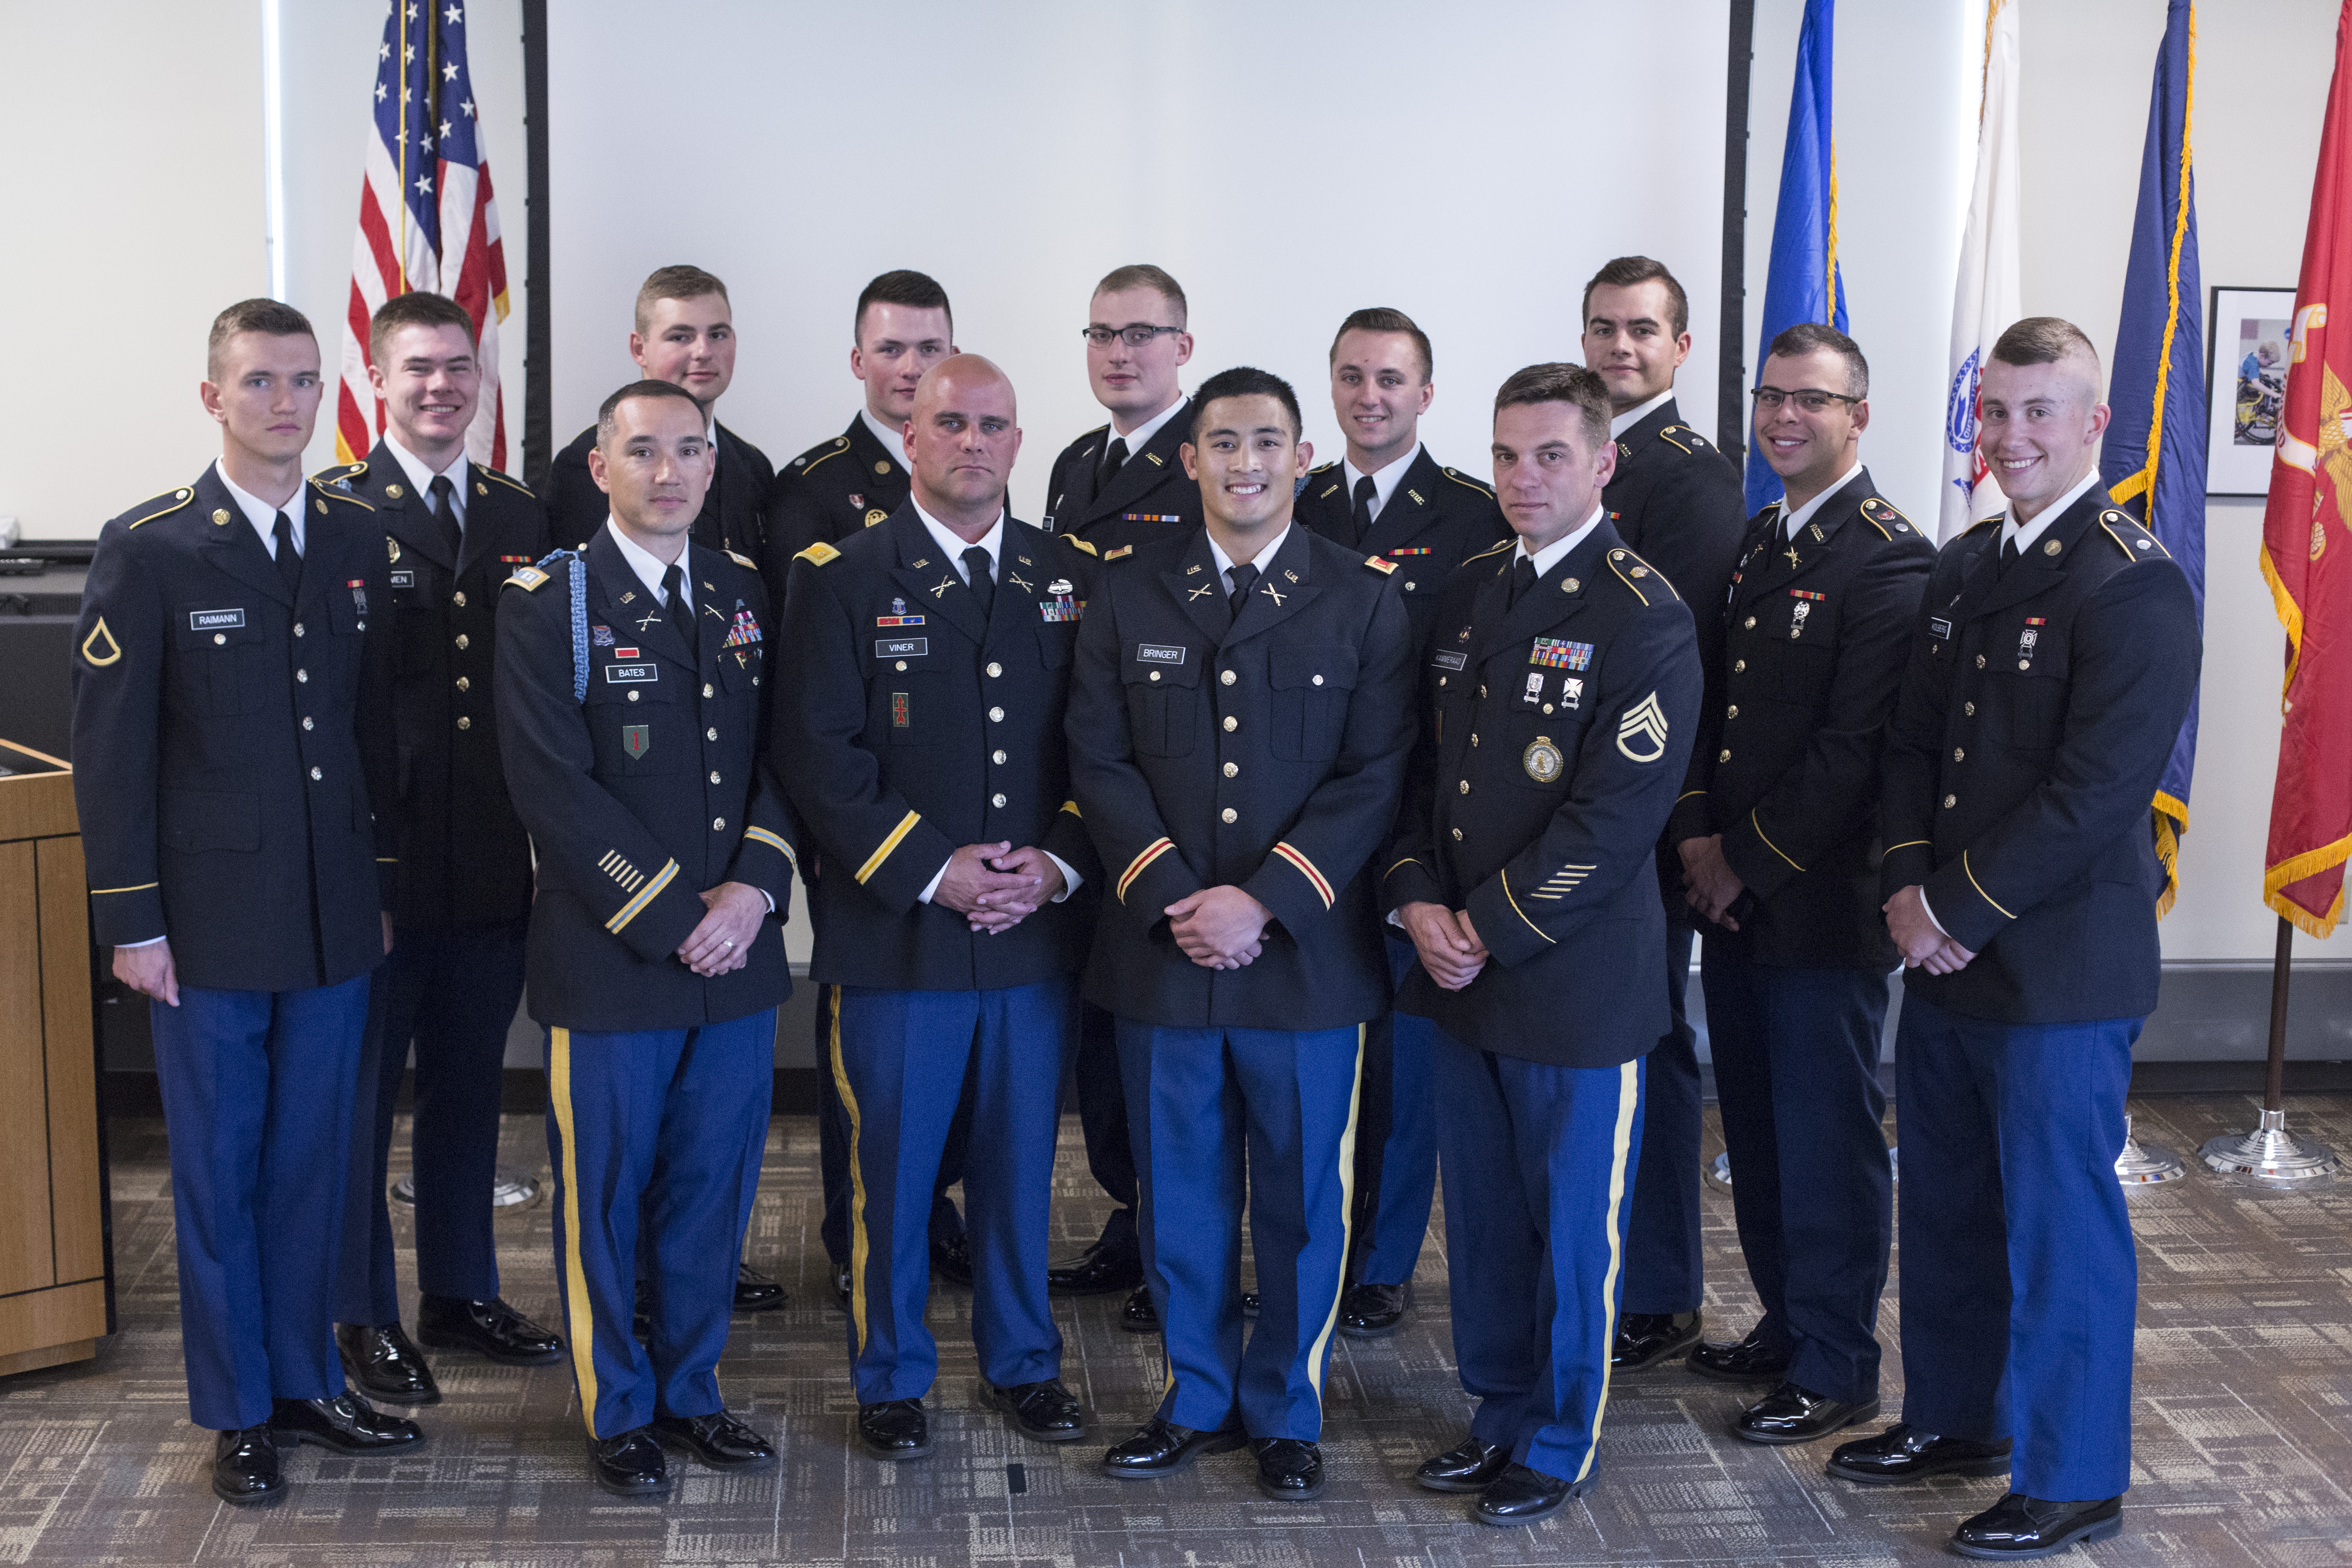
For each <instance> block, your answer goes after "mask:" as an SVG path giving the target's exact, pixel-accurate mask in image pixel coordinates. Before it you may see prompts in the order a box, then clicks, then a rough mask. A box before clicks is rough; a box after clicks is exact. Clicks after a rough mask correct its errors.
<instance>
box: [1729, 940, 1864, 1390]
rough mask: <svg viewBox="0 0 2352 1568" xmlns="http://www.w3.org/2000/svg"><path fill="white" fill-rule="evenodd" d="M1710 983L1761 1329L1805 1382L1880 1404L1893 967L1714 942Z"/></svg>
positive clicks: (1738, 1207) (1736, 1208)
mask: <svg viewBox="0 0 2352 1568" xmlns="http://www.w3.org/2000/svg"><path fill="white" fill-rule="evenodd" d="M1699 978H1700V980H1701V982H1702V983H1703V984H1704V985H1705V987H1706V1026H1707V1040H1708V1043H1709V1044H1710V1045H1712V1046H1713V1048H1714V1055H1715V1091H1716V1100H1717V1104H1718V1106H1719V1108H1720V1109H1721V1111H1722V1113H1723V1142H1724V1146H1725V1147H1726V1148H1727V1149H1728V1150H1729V1151H1730V1152H1731V1174H1732V1186H1731V1208H1732V1214H1733V1216H1734V1218H1736V1219H1737V1220H1738V1226H1739V1250H1740V1252H1741V1254H1742V1255H1743V1256H1745V1257H1746V1259H1747V1260H1748V1279H1749V1280H1751V1281H1754V1282H1755V1285H1756V1294H1757V1296H1758V1298H1759V1300H1760V1301H1761V1302H1762V1303H1763V1307H1764V1317H1763V1321H1762V1322H1759V1323H1758V1324H1757V1325H1756V1332H1757V1333H1759V1335H1760V1336H1761V1338H1762V1340H1763V1342H1764V1343H1766V1344H1768V1345H1769V1346H1770V1347H1772V1348H1773V1349H1775V1350H1779V1351H1783V1352H1786V1353H1787V1354H1789V1356H1790V1364H1789V1380H1790V1382H1791V1383H1794V1384H1796V1385H1798V1386H1799V1387H1801V1388H1804V1389H1807V1390H1809V1391H1811V1392H1812V1393H1814V1394H1819V1395H1822V1396H1826V1397H1828V1398H1832V1399H1852V1400H1864V1399H1874V1398H1875V1397H1877V1395H1878V1361H1879V1349H1878V1333H1877V1326H1878V1298H1879V1294H1880V1292H1882V1291H1885V1288H1886V1249H1887V1246H1888V1244H1889V1243H1890V1242H1892V1241H1893V1240H1894V1236H1895V1192H1894V1169H1893V1166H1892V1165H1891V1164H1890V1163H1889V1161H1888V1160H1887V1157H1886V1134H1885V1132H1884V1131H1882V1129H1881V1125H1880V1118H1881V1117H1882V1116H1884V1115H1885V1113H1886V1096H1885V1093H1884V1092H1881V1091H1880V1089H1879V1087H1878V1047H1879V1040H1881V1038H1882V1037H1883V1031H1884V1030H1885V1027H1886V977H1885V976H1884V975H1881V974H1876V973H1874V972H1872V971H1871V970H1868V969H1790V968H1780V967H1772V966H1769V965H1764V964H1751V963H1749V962H1748V961H1747V959H1746V958H1745V957H1743V956H1740V955H1739V954H1738V953H1736V952H1734V951H1733V950H1732V949H1731V948H1730V947H1729V946H1727V944H1725V943H1720V942H1717V943H1710V944H1709V945H1708V946H1707V949H1706V956H1705V958H1704V959H1703V960H1702V961H1701V965H1700V971H1699Z"/></svg>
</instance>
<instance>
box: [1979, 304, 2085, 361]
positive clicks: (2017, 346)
mask: <svg viewBox="0 0 2352 1568" xmlns="http://www.w3.org/2000/svg"><path fill="white" fill-rule="evenodd" d="M2069 354H2081V355H2083V356H2084V357H2085V358H2087V359H2088V360H2089V361H2091V367H2092V371H2093V373H2094V374H2095V375H2096V374H2097V373H2099V350H2097V349H2096V348H2095V347H2093V346H2092V343H2091V340H2090V339H2088V338H2086V337H2084V335H2083V329H2081V328H2080V327H2077V326H2075V325H2074V323H2073V322H2072V321H2069V320H2067V319H2065V318H2063V317H2062V316H2028V317H2026V318H2025V319H2023V320H2021V321H2020V322H2018V323H2017V324H2016V325H2015V326H2013V327H2011V329H2009V330H2008V331H2006V332H2003V333H2002V334H2001V335H2000V338H1998V339H1997V340H1994V343H1993V346H1992V357H1993V358H1994V359H1996V360H1999V361H2000V362H2001V363H2002V364H2004V365H2053V364H2056V363H2057V362H2058V361H2060V360H2063V359H2064V358H2065V357H2066V356H2067V355H2069Z"/></svg>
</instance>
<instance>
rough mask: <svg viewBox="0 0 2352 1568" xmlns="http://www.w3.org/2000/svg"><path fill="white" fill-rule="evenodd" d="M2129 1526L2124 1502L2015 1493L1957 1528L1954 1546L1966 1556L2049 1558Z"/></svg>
mask: <svg viewBox="0 0 2352 1568" xmlns="http://www.w3.org/2000/svg"><path fill="white" fill-rule="evenodd" d="M2123 1527H2124V1500H2123V1499H2122V1498H2119V1497H2110V1498H2102V1499H2100V1500H2098V1501H2096V1502H2045V1501H2043V1500H2042V1499H2040V1498H2038V1497H2027V1496H2026V1495H2025V1494H2024V1493H2023V1492H2015V1491H2013V1492H2011V1493H2010V1494H2009V1495H2008V1496H2007V1497H2005V1498H2003V1499H2001V1500H2000V1501H1999V1502H1997V1503H1995V1504H1993V1505H1992V1506H1991V1507H1990V1508H1989V1509H1987V1510H1985V1511H1983V1512H1982V1513H1980V1514H1979V1515H1977V1516H1976V1517H1975V1518H1974V1519H1966V1520H1962V1521H1960V1527H1959V1529H1958V1530H1956V1531H1952V1550H1953V1551H1955V1552H1958V1553H1959V1554H1960V1555H1961V1556H1963V1557H1982V1558H1987V1559H1990V1560H1992V1561H1996V1562H1998V1561H2000V1560H2001V1559H2003V1558H2011V1557H2048V1556H2050V1555H2052V1554H2053V1553H2054V1552H2063V1551H2065V1550H2066V1548H2068V1547H2069V1546H2072V1545H2074V1543H2075V1542H2078V1541H2105V1540H2106V1539H2108V1538H2109V1537H2110V1536H2113V1535H2116V1534H2118V1533H2120V1532H2121V1531H2122V1530H2123Z"/></svg>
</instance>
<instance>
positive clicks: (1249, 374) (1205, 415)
mask: <svg viewBox="0 0 2352 1568" xmlns="http://www.w3.org/2000/svg"><path fill="white" fill-rule="evenodd" d="M1224 397H1270V398H1272V399H1274V401H1275V402H1278V403H1280V404H1281V405H1282V406H1283V409H1284V410H1285V412H1286V413H1288V414H1289V415H1290V439H1291V440H1293V441H1296V440H1297V439H1298V437H1299V435H1300V434H1301V433H1303V432H1304V431H1305V430H1306V428H1307V421H1306V419H1305V418H1304V417H1303V416H1301V415H1300V413H1299V412H1298V394H1297V392H1293V391H1292V390H1291V388H1290V383H1289V382H1286V381H1284V380H1283V379H1282V378H1281V377H1280V376H1277V375H1276V374H1275V373H1274V372H1273V371H1261V370H1259V369H1258V368H1257V367H1256V366H1255V365H1235V366H1234V368H1233V369H1232V370H1230V371H1218V372H1217V373H1216V374H1215V375H1213V376H1211V377H1210V378H1209V379H1208V380H1207V381H1205V382H1202V383H1201V390H1200V391H1198V392H1194V393H1193V394H1192V434H1190V435H1188V436H1187V437H1186V439H1187V440H1189V441H1191V442H1192V444H1193V445H1195V446H1198V445H1199V444H1201V427H1202V425H1204V424H1206V423H1208V419H1209V405H1210V404H1211V403H1213V402H1216V401H1217V400H1218V399H1219V398H1224Z"/></svg>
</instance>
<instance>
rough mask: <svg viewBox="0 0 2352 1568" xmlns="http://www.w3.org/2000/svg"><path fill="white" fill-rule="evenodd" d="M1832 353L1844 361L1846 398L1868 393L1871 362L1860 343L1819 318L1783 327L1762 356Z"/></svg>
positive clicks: (1791, 357)
mask: <svg viewBox="0 0 2352 1568" xmlns="http://www.w3.org/2000/svg"><path fill="white" fill-rule="evenodd" d="M1817 353H1830V354H1835V355H1837V356H1838V357H1839V358H1841V359H1843V360H1844V361H1845V391H1846V395H1847V396H1848V397H1868V396H1869V395H1870V361H1868V360H1865V359H1864V358H1863V357H1862V345H1861V344H1860V343H1857V342H1855V341H1854V340H1853V339H1852V338H1849V337H1847V336H1846V335H1845V334H1844V333H1843V332H1841V331H1839V330H1838V329H1836V328H1834V327H1831V326H1827V325H1824V324H1823V323H1822V322H1819V321H1800V322H1798V323H1797V324H1796V325H1795V326H1793V327H1784V328H1782V329H1780V335H1779V336H1778V337H1776V338H1774V339H1773V340H1772V346H1771V347H1770V348H1769V349H1767V350H1764V357H1765V358H1766V359H1768V360H1769V359H1770V358H1772V357H1773V356H1774V355H1776V354H1777V355H1780V356H1781V357H1783V358H1787V359H1793V358H1795V357H1796V356H1797V355H1799V354H1817Z"/></svg>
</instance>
